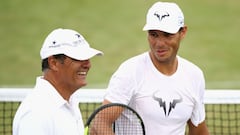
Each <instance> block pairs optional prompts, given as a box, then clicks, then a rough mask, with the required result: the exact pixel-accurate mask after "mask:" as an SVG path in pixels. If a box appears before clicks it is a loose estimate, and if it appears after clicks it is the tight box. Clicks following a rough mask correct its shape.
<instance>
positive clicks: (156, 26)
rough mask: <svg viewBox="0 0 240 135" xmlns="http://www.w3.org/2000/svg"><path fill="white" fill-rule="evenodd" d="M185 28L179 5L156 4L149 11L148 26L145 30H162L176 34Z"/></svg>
mask: <svg viewBox="0 0 240 135" xmlns="http://www.w3.org/2000/svg"><path fill="white" fill-rule="evenodd" d="M183 26H184V15H183V13H182V11H181V9H180V8H179V6H178V5H177V4H175V3H170V2H156V3H155V4H153V5H152V7H151V8H150V9H149V10H148V13H147V18H146V24H145V26H144V27H143V30H144V31H147V30H160V31H164V32H167V33H171V34H175V33H177V32H178V31H179V29H180V28H181V27H183Z"/></svg>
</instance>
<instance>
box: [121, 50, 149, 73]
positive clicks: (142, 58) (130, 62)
mask: <svg viewBox="0 0 240 135" xmlns="http://www.w3.org/2000/svg"><path fill="white" fill-rule="evenodd" d="M148 57H149V55H148V52H144V53H142V54H139V55H136V56H134V57H131V58H129V59H127V60H126V61H124V62H123V63H121V64H120V66H119V68H118V70H124V71H131V72H132V71H133V70H136V68H138V67H140V65H141V66H144V65H145V63H146V61H147V58H148Z"/></svg>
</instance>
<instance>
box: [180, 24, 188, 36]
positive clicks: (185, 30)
mask: <svg viewBox="0 0 240 135" xmlns="http://www.w3.org/2000/svg"><path fill="white" fill-rule="evenodd" d="M180 34H181V39H183V38H184V37H185V36H186V34H187V26H186V25H185V26H183V27H182V29H181V31H180Z"/></svg>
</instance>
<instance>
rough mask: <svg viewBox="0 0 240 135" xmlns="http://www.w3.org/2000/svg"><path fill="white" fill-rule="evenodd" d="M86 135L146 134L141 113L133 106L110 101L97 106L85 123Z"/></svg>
mask: <svg viewBox="0 0 240 135" xmlns="http://www.w3.org/2000/svg"><path fill="white" fill-rule="evenodd" d="M85 127H86V128H85V135H113V134H115V135H145V127H144V123H143V120H142V118H141V117H140V115H139V114H138V113H137V112H136V111H135V110H134V109H132V108H131V107H129V106H127V105H124V104H120V103H110V104H106V105H102V106H100V107H99V108H97V109H96V110H95V111H94V112H93V113H92V114H91V115H90V117H89V118H88V120H87V122H86V124H85Z"/></svg>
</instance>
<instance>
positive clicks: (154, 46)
mask: <svg viewBox="0 0 240 135" xmlns="http://www.w3.org/2000/svg"><path fill="white" fill-rule="evenodd" d="M186 29H187V28H186V27H183V28H181V29H180V30H179V32H177V33H176V34H170V33H166V32H162V31H159V30H149V31H148V42H149V46H150V49H151V51H150V56H151V58H152V60H153V62H154V63H155V64H158V63H159V64H160V63H172V62H174V61H175V59H176V55H177V52H178V48H179V45H180V42H181V40H182V39H183V38H184V36H185V33H186Z"/></svg>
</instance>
